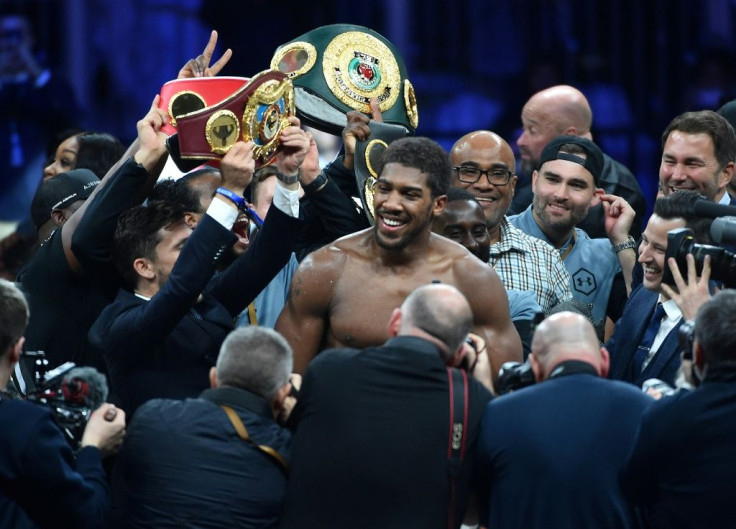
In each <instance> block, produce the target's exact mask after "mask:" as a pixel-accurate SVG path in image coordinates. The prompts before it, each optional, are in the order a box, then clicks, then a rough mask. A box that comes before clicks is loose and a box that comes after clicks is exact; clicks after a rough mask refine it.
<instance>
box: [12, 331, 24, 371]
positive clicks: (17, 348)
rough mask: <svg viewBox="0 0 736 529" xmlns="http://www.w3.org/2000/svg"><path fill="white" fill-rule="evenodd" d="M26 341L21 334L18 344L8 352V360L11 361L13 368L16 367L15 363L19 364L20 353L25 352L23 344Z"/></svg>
mask: <svg viewBox="0 0 736 529" xmlns="http://www.w3.org/2000/svg"><path fill="white" fill-rule="evenodd" d="M25 341H26V339H25V337H23V336H21V337H20V338H19V339H18V341H17V342H16V344H15V345H14V346H12V347H11V348H10V353H9V354H8V362H9V363H10V368H11V369H12V368H14V367H15V364H17V363H18V361H19V360H20V355H21V353H22V352H23V344H24V343H25Z"/></svg>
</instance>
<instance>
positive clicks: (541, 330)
mask: <svg viewBox="0 0 736 529" xmlns="http://www.w3.org/2000/svg"><path fill="white" fill-rule="evenodd" d="M604 351H605V349H603V350H602V348H601V346H600V343H599V342H598V336H597V335H596V333H595V329H594V328H593V325H592V324H591V323H590V322H589V321H588V320H587V319H586V318H585V317H584V316H583V315H581V314H577V313H574V312H559V313H557V314H554V315H552V316H550V317H548V318H547V319H545V320H544V321H543V322H542V323H540V324H539V327H537V330H536V331H535V332H534V338H533V339H532V354H533V355H534V360H535V361H536V363H537V364H538V366H539V367H540V368H541V373H543V375H544V376H543V377H542V378H546V377H547V375H549V373H550V372H551V371H552V370H553V369H554V367H555V366H557V365H559V364H560V363H561V362H565V361H567V360H579V361H582V362H587V363H589V364H591V365H592V366H593V367H595V368H596V369H598V371H599V373H601V372H603V373H604V374H603V375H602V376H605V373H606V372H607V371H608V354H607V353H604Z"/></svg>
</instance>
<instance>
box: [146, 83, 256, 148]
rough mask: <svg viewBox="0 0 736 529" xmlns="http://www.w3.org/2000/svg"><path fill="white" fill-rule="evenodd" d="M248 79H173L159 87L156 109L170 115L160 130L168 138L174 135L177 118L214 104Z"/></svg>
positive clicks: (240, 86) (237, 88)
mask: <svg viewBox="0 0 736 529" xmlns="http://www.w3.org/2000/svg"><path fill="white" fill-rule="evenodd" d="M248 81H249V79H248V78H247V77H196V78H194V79H174V80H173V81H169V82H168V83H166V84H164V85H163V86H162V87H161V99H160V100H159V103H158V108H160V109H162V110H164V111H165V112H167V113H168V115H169V123H166V124H165V125H164V126H163V127H161V130H162V131H164V132H165V133H166V134H168V135H169V136H171V135H172V134H174V133H175V132H176V118H178V117H179V116H182V115H184V114H189V113H191V112H196V111H197V110H202V109H203V108H205V107H211V106H212V105H216V104H217V103H219V102H220V101H222V100H223V99H225V98H226V97H228V96H230V95H232V94H233V93H234V92H235V91H237V90H239V89H240V88H242V87H243V85H245V83H247V82H248Z"/></svg>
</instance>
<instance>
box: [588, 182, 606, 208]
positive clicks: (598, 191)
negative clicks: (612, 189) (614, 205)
mask: <svg viewBox="0 0 736 529" xmlns="http://www.w3.org/2000/svg"><path fill="white" fill-rule="evenodd" d="M605 194H606V191H605V190H604V189H602V188H600V187H596V188H595V190H594V191H593V196H592V197H590V207H591V208H592V207H593V206H597V205H598V204H600V203H601V197H602V196H603V195H605Z"/></svg>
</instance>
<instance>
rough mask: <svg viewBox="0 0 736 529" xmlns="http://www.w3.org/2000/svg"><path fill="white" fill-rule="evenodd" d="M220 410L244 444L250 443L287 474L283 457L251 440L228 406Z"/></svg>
mask: <svg viewBox="0 0 736 529" xmlns="http://www.w3.org/2000/svg"><path fill="white" fill-rule="evenodd" d="M220 408H222V409H223V410H225V413H226V414H227V417H228V419H230V422H231V423H232V425H233V428H235V431H236V432H237V434H238V437H240V438H241V439H242V440H243V441H245V442H246V443H250V444H252V445H253V446H255V447H256V448H257V449H258V450H259V451H260V452H262V453H264V454H266V455H267V456H268V457H269V458H270V459H271V460H272V461H274V462H275V463H276V464H277V465H278V466H279V467H280V468H281V470H282V471H283V472H284V474H286V475H288V474H289V465H288V464H287V463H286V459H284V456H282V455H281V454H279V453H278V451H276V450H275V449H273V448H271V447H270V446H266V445H259V444H258V443H256V442H255V441H254V440H253V439H251V438H250V435H248V430H246V428H245V424H243V421H242V420H241V419H240V417H239V416H238V414H237V413H235V410H233V409H232V408H231V407H230V406H225V405H221V406H220Z"/></svg>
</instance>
